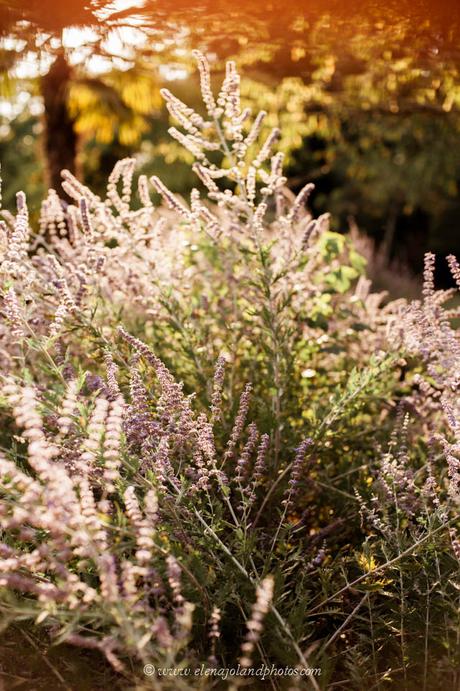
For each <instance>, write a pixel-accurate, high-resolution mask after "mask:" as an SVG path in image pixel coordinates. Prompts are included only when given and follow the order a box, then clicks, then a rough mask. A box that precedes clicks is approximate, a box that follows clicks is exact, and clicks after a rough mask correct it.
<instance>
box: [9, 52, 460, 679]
mask: <svg viewBox="0 0 460 691" xmlns="http://www.w3.org/2000/svg"><path fill="white" fill-rule="evenodd" d="M196 57H197V60H198V65H199V68H200V74H201V87H202V93H203V99H204V104H205V108H206V114H205V115H200V114H198V113H196V112H195V111H193V110H191V109H190V108H188V107H187V106H186V105H185V104H183V103H182V102H181V101H179V100H178V99H177V98H175V97H174V96H173V95H172V94H170V93H169V92H168V91H165V92H164V98H165V100H166V103H167V106H168V108H169V110H170V112H171V114H172V115H173V116H174V117H175V118H176V120H177V121H178V123H179V125H180V126H181V130H179V129H174V128H173V129H172V130H171V135H172V136H173V137H174V138H176V139H177V140H179V142H180V143H181V144H182V145H184V146H185V147H187V148H188V149H189V150H190V151H192V153H193V154H194V156H195V158H196V163H195V164H194V171H195V172H196V174H197V175H198V176H199V178H200V179H201V181H202V182H203V183H204V185H205V186H206V188H207V189H208V199H207V200H203V199H201V198H200V195H199V193H198V191H197V190H193V192H192V194H191V199H190V202H189V203H188V202H185V201H184V200H182V199H179V198H178V197H176V196H174V195H173V194H172V193H171V192H170V191H169V190H168V189H167V188H166V187H165V186H164V185H163V183H162V182H161V181H160V180H159V179H158V178H156V177H153V178H152V179H151V182H152V184H153V187H154V189H155V191H156V192H157V193H158V194H159V195H160V196H161V197H162V198H163V200H164V202H165V205H163V206H159V207H155V206H154V205H153V204H152V201H151V199H150V196H149V187H148V180H147V179H146V178H145V177H142V176H141V177H140V178H139V180H138V185H137V197H138V198H137V199H136V198H132V197H133V194H134V193H133V191H132V190H133V184H132V183H133V176H134V160H131V159H126V160H122V161H120V163H119V164H117V166H116V168H115V169H114V171H113V173H112V175H111V177H110V179H109V183H108V188H107V198H106V199H105V200H102V199H100V198H99V197H97V196H96V195H94V194H93V193H92V192H91V191H90V190H89V189H88V188H86V187H85V186H83V185H82V184H81V183H79V182H78V181H77V180H76V179H75V178H74V177H73V176H72V175H71V174H70V173H68V172H66V171H64V172H63V177H64V187H65V189H66V192H67V193H68V195H69V196H70V197H71V198H72V199H74V200H75V204H72V205H68V206H67V207H65V208H64V207H63V205H62V203H61V202H60V200H59V199H58V197H57V195H56V193H55V192H53V191H52V190H51V191H50V192H49V194H48V197H47V199H46V200H45V201H44V203H43V207H42V212H41V220H40V228H39V229H38V231H37V232H35V233H33V232H32V231H31V229H30V227H29V222H28V211H27V206H26V201H25V198H24V195H23V194H22V193H19V194H18V197H17V200H18V210H17V214H16V216H15V217H13V216H10V215H9V214H5V222H4V223H3V226H2V238H1V250H2V254H3V259H2V264H1V273H2V322H1V325H0V329H1V330H0V339H1V341H0V345H1V349H0V357H1V365H2V372H3V375H2V382H1V405H2V408H1V410H2V432H1V435H2V453H1V456H0V475H1V484H0V525H1V531H2V540H1V543H0V557H1V558H0V586H1V591H0V592H1V605H0V606H1V610H2V613H3V617H4V620H5V622H6V623H9V622H11V621H15V620H30V621H33V622H35V623H36V624H37V625H40V626H41V627H43V628H44V629H46V630H47V632H48V633H49V634H50V636H51V637H52V639H53V640H54V641H56V642H60V641H67V642H70V643H74V644H75V645H78V646H84V647H90V648H95V649H98V650H100V651H102V652H103V653H104V654H105V656H106V657H107V659H108V661H109V662H110V663H111V664H112V665H113V666H114V667H115V669H116V670H117V671H118V672H119V673H120V674H121V675H124V676H125V677H126V678H127V680H128V681H129V683H131V682H132V680H133V678H134V679H135V680H136V679H137V682H136V683H138V684H139V685H141V684H149V683H151V684H152V685H153V686H154V687H159V686H158V685H159V684H160V681H159V680H158V678H156V677H155V676H153V677H151V678H150V677H145V678H144V679H143V680H142V677H143V675H142V666H143V665H144V664H153V665H157V666H162V665H163V666H166V667H168V668H170V667H176V668H177V669H181V668H182V669H194V668H198V667H199V666H200V665H201V664H204V665H207V666H208V667H209V668H216V669H219V668H230V667H236V666H237V664H238V662H239V664H240V672H241V674H240V677H239V678H238V679H237V680H235V679H232V683H233V684H237V685H238V684H240V683H243V682H244V680H245V676H246V673H248V670H250V669H253V668H256V667H257V665H258V664H259V663H260V662H262V663H264V664H267V665H268V666H271V665H272V664H274V665H275V666H276V667H284V666H286V665H287V666H290V667H291V668H292V669H297V670H298V672H299V675H300V670H302V669H303V670H307V669H310V672H311V673H309V674H308V675H305V676H304V677H300V676H297V677H291V678H290V679H289V680H286V679H284V680H283V679H276V678H275V677H273V678H272V682H273V684H275V686H277V687H278V686H280V687H282V686H283V684H287V683H289V684H291V686H290V688H297V687H298V688H303V687H304V685H308V684H310V685H311V686H313V687H314V688H316V689H318V688H327V687H328V686H329V684H331V683H334V684H335V686H337V687H338V688H347V689H349V688H374V687H375V688H378V686H379V685H382V684H384V683H388V684H389V683H394V684H396V685H397V687H398V688H400V687H401V684H403V685H404V684H406V685H407V684H408V683H409V681H410V680H413V679H417V680H418V679H420V680H423V683H424V685H425V688H428V685H429V684H430V683H433V680H436V679H438V678H440V675H442V677H443V679H445V680H446V683H447V680H452V683H455V679H456V676H455V675H456V669H458V663H459V659H458V657H459V650H458V635H459V631H460V629H459V622H458V599H459V587H460V586H459V573H458V571H459V557H460V542H459V540H458V538H457V533H456V532H455V530H456V524H457V527H458V510H457V509H458V498H459V491H460V490H459V484H460V482H459V477H460V471H459V465H460V460H459V448H460V437H459V429H460V428H459V424H460V423H459V419H460V418H459V408H458V397H457V392H458V386H459V379H458V372H459V353H460V345H459V340H458V334H457V332H456V331H455V330H454V329H453V328H452V326H451V323H450V318H451V317H452V316H453V315H452V314H451V313H450V312H449V311H448V310H445V309H444V308H443V307H442V305H443V301H445V300H446V299H448V298H450V297H451V294H450V293H444V292H436V291H435V290H434V285H433V258H432V257H431V255H430V256H428V257H427V265H426V276H425V279H426V280H425V290H424V296H423V300H422V301H420V302H418V303H413V304H407V303H406V302H405V301H403V300H400V301H397V302H390V303H388V304H385V301H384V296H383V295H378V294H373V293H372V292H371V291H370V284H369V281H367V279H366V278H365V277H364V275H363V271H364V268H365V267H364V262H363V260H362V258H361V257H360V256H359V255H358V254H357V252H356V251H355V250H354V249H353V246H352V245H351V244H350V242H349V241H348V239H347V238H345V237H343V236H341V235H339V234H337V233H334V232H331V231H330V230H329V228H328V218H327V216H323V217H320V218H318V219H313V218H311V216H310V215H309V214H308V212H307V210H306V208H305V203H306V201H307V198H308V194H309V192H310V191H311V186H310V185H307V186H306V187H305V188H304V189H303V190H302V191H301V192H300V193H299V195H298V196H297V197H296V198H295V199H290V198H289V195H288V194H287V192H286V191H285V182H286V181H285V178H284V177H283V174H282V156H281V155H280V154H277V153H273V148H274V146H275V144H276V141H277V138H278V135H279V133H278V131H277V130H274V131H273V132H272V133H271V134H270V135H269V136H268V138H267V139H265V140H264V141H263V142H262V144H261V145H258V144H257V141H258V133H259V130H260V126H261V124H262V120H263V118H264V114H263V113H260V114H259V115H258V116H257V117H256V118H255V119H254V121H253V122H252V124H250V123H249V121H250V113H249V112H248V111H241V108H240V101H239V76H238V73H237V71H236V68H235V65H234V64H233V63H229V64H228V67H227V73H226V77H225V80H224V83H223V86H222V90H221V92H220V94H219V96H218V98H217V99H215V98H214V96H213V94H212V91H211V88H210V78H209V69H208V66H207V63H206V61H205V60H204V58H203V57H202V56H201V55H200V54H197V56H196ZM449 262H450V266H451V270H452V273H453V275H454V277H456V278H457V279H458V277H459V274H460V270H459V268H458V264H457V263H456V260H455V258H453V257H450V258H449ZM315 669H316V670H319V669H320V670H321V674H319V673H318V674H314V673H313V670H315ZM127 683H128V682H127ZM194 683H195V682H194V679H193V678H187V679H186V680H184V678H177V677H174V678H173V679H169V680H168V678H166V679H163V680H161V687H165V688H166V687H167V686H168V684H170V686H171V688H180V687H181V685H182V684H183V685H184V688H186V687H190V686H193V684H194ZM196 683H197V684H203V683H204V682H203V679H202V678H199V679H198V680H196ZM293 684H294V686H293Z"/></svg>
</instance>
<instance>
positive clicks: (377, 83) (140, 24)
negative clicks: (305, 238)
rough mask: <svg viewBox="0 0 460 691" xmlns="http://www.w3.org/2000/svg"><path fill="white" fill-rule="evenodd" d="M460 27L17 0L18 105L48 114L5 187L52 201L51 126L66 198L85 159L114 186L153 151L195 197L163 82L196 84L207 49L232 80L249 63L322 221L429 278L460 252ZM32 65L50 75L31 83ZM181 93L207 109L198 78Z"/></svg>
mask: <svg viewBox="0 0 460 691" xmlns="http://www.w3.org/2000/svg"><path fill="white" fill-rule="evenodd" d="M459 27H460V5H456V4H455V5H453V4H452V3H451V2H450V1H448V0H447V1H445V0H439V2H436V3H435V2H432V1H429V0H400V1H399V2H396V1H394V0H388V2H386V3H384V4H383V3H381V2H376V1H374V0H355V1H354V2H346V1H345V2H344V1H343V0H341V1H339V0H321V1H315V2H313V0H310V1H308V0H299V1H298V2H292V0H285V1H284V2H282V1H281V0H272V1H271V2H268V3H267V4H264V5H262V4H261V3H259V2H257V1H256V0H245V2H242V3H238V5H236V4H234V3H229V2H228V1H227V0H225V1H224V0H214V1H213V2H211V1H210V0H196V1H195V2H190V1H186V0H177V2H174V3H171V2H170V1H166V0H145V1H144V2H142V0H139V2H134V1H133V2H132V3H130V2H129V0H127V2H124V3H118V4H114V3H111V2H105V1H103V0H95V1H93V2H83V1H80V0H71V1H70V2H67V3H65V4H62V5H61V4H59V3H57V2H56V1H55V0H42V1H39V0H27V1H26V2H24V1H22V2H19V1H15V0H1V1H0V40H1V43H0V45H1V46H2V47H1V52H0V61H1V66H2V71H3V80H2V89H3V95H4V98H5V96H6V97H8V98H9V99H10V100H11V101H13V100H14V98H15V96H14V91H15V90H16V93H19V94H21V93H24V92H27V93H29V94H31V95H32V96H33V98H35V99H36V100H38V99H39V98H41V103H42V104H43V107H42V113H41V114H39V113H36V112H31V109H28V107H27V105H26V106H25V107H23V108H22V109H20V111H19V112H18V113H17V115H16V117H11V116H10V117H9V118H7V121H5V123H4V124H3V126H2V132H3V135H4V136H3V138H2V142H1V143H0V147H1V148H0V153H1V155H2V160H3V169H4V177H5V178H6V181H7V185H8V184H13V185H14V186H15V187H17V185H18V181H20V182H21V184H22V185H23V186H24V187H26V191H27V192H30V189H31V187H32V185H33V190H35V191H36V193H37V194H38V192H40V193H41V191H42V190H41V189H40V185H39V184H38V182H37V178H41V177H42V175H41V173H40V171H41V170H42V167H41V166H42V164H41V163H40V161H39V158H40V156H39V149H38V147H37V143H36V139H37V136H36V133H37V130H39V129H40V128H41V129H42V135H43V136H42V138H43V141H44V144H45V146H44V154H45V161H46V167H47V168H48V173H49V176H48V179H49V182H50V183H51V184H52V185H53V186H54V187H55V188H57V189H59V171H60V168H62V167H68V168H70V169H73V170H78V165H77V162H80V164H81V170H80V171H78V172H80V173H81V174H84V175H85V178H86V180H87V182H88V183H89V184H94V185H96V187H98V186H100V185H102V184H103V180H104V178H105V177H106V175H107V173H108V172H109V169H110V168H111V166H112V165H113V163H114V162H115V160H116V159H117V158H118V157H119V156H122V155H127V154H132V153H134V152H136V151H138V150H139V151H140V154H139V160H140V164H141V166H143V168H144V170H145V172H152V171H153V170H154V169H155V170H156V171H157V172H158V170H159V171H160V174H162V175H163V177H164V178H165V181H166V182H169V183H170V184H171V186H172V187H174V188H175V189H176V190H179V191H180V190H181V189H182V190H183V191H184V192H186V191H188V189H189V188H190V187H191V185H192V184H196V183H195V181H194V180H193V179H192V177H191V176H190V174H189V173H188V171H187V167H186V165H185V163H184V161H185V162H186V160H187V155H185V157H184V156H183V155H182V154H181V152H180V151H179V149H178V147H177V145H176V144H175V143H171V142H170V141H169V139H168V136H167V127H168V122H167V116H166V113H165V111H164V109H162V107H161V103H160V99H159V87H160V85H161V83H162V82H164V81H165V80H172V79H175V78H176V77H177V76H178V75H179V76H181V77H183V76H185V75H189V74H191V73H193V69H194V68H193V66H192V65H191V60H190V49H191V48H194V47H198V48H201V49H202V50H203V51H204V52H206V53H207V54H208V55H209V57H210V59H211V61H212V62H213V63H214V67H215V70H216V79H217V80H218V79H219V78H220V77H221V74H220V73H221V71H222V69H223V63H224V61H225V59H227V58H230V57H231V58H235V59H236V60H237V61H238V64H239V65H240V66H241V68H242V71H243V75H244V79H243V89H244V96H245V99H246V101H247V103H248V104H250V105H252V106H254V107H263V108H264V109H265V110H267V111H268V112H269V113H270V117H269V118H267V127H269V126H272V125H274V124H277V125H280V126H281V128H282V132H283V138H282V141H281V147H282V149H283V150H284V151H285V152H286V154H287V161H288V166H289V167H288V172H289V176H290V183H289V184H290V186H291V187H292V188H293V189H294V190H296V189H297V188H298V187H300V186H301V185H302V184H303V183H304V182H305V181H306V180H307V179H311V180H313V181H314V182H315V183H316V186H317V189H316V193H315V195H314V196H313V197H312V205H313V208H314V211H318V212H319V211H324V210H326V209H327V210H329V211H331V212H332V214H333V216H334V219H335V223H336V224H337V228H338V229H346V228H347V225H348V222H349V219H350V218H353V219H354V220H355V221H356V222H357V223H358V225H359V226H360V227H362V228H363V229H366V230H367V231H368V232H370V233H371V234H372V235H374V236H375V237H376V238H377V239H378V241H379V242H380V243H381V247H382V251H383V252H384V253H385V254H386V255H387V256H388V257H391V256H393V255H395V254H396V255H398V256H399V257H402V258H403V259H405V260H407V261H408V262H409V264H411V265H412V266H413V267H414V268H415V269H418V268H419V266H420V260H421V256H422V254H423V251H424V250H425V249H426V247H427V246H430V247H431V248H432V249H434V250H436V251H440V252H445V251H454V252H457V253H459V252H460V231H459V229H458V222H459V220H460V202H459V199H458V186H459V184H460V153H459V147H458V146H457V143H458V140H459V135H460V72H459V70H460V50H459V46H460V43H459V34H460V32H459ZM75 29H76V30H77V32H76V33H75ZM72 32H73V33H72ZM72 41H73V42H72ZM27 54H30V55H31V56H33V59H34V60H35V61H36V62H37V64H40V69H38V70H37V74H36V75H35V76H34V75H32V76H31V75H26V76H23V77H21V71H20V70H19V69H18V64H19V63H20V62H21V60H22V59H23V58H24V55H27ZM96 58H97V59H99V63H98V64H97V65H96V69H95V67H94V63H95V59H96ZM101 65H102V67H101ZM18 75H19V76H18ZM174 89H175V91H176V92H177V91H179V92H181V93H182V94H183V97H184V100H187V101H188V102H191V103H193V104H194V105H198V104H197V93H196V77H195V76H193V78H191V79H187V80H183V79H182V80H177V83H175V85H174ZM29 138H30V139H29ZM18 141H20V145H19V146H18ZM26 142H29V144H27V143H26ZM33 160H35V161H36V165H35V169H36V173H35V175H32V176H31V175H29V174H27V177H26V171H28V170H30V169H31V167H32V168H33V164H32V161H33ZM173 162H174V168H173V169H172V168H171V166H170V164H171V163H173ZM13 171H16V172H17V173H19V177H18V175H12V172H13ZM21 171H24V181H23V179H22V175H21ZM37 171H38V173H37ZM11 177H13V180H12V181H11ZM4 196H5V200H6V201H5V203H8V199H10V198H11V194H10V192H9V188H8V187H6V189H5V194H4Z"/></svg>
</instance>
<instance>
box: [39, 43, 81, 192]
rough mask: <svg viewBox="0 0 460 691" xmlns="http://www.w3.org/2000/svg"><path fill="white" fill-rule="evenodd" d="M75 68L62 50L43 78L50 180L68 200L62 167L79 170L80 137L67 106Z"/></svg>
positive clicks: (57, 190)
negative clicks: (78, 150)
mask: <svg viewBox="0 0 460 691" xmlns="http://www.w3.org/2000/svg"><path fill="white" fill-rule="evenodd" d="M71 78H72V68H71V66H70V65H69V63H68V62H67V60H66V58H65V55H64V53H60V54H59V55H58V56H57V58H56V60H55V61H54V63H53V64H52V65H51V68H50V70H49V72H48V73H47V74H45V75H44V76H43V77H42V80H41V91H42V96H43V102H44V107H45V114H44V120H45V157H46V162H47V170H48V183H49V185H50V187H52V188H53V189H55V190H56V192H57V193H58V195H59V196H60V197H62V198H64V199H66V200H67V195H66V194H65V193H64V191H63V189H62V187H61V170H63V169H64V168H67V170H70V172H71V173H74V174H75V173H77V147H78V136H77V133H76V132H75V127H74V121H73V119H72V118H71V117H70V115H69V111H68V108H67V95H68V87H69V84H70V81H71Z"/></svg>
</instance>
